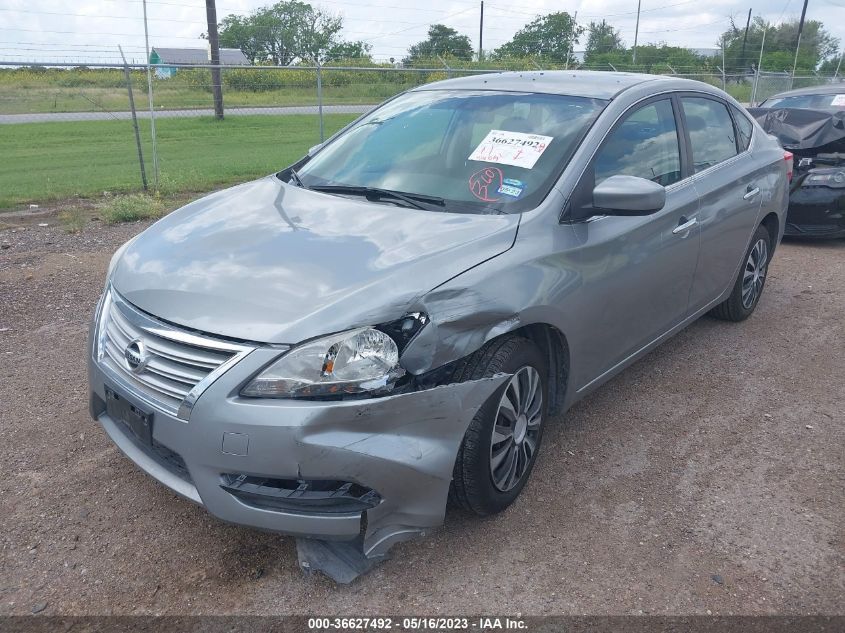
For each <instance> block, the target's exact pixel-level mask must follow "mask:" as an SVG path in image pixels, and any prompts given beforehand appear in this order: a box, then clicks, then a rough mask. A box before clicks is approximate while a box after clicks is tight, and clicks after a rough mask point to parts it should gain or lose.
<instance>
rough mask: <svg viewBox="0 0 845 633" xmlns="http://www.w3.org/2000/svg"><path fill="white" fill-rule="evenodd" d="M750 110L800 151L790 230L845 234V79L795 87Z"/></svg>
mask: <svg viewBox="0 0 845 633" xmlns="http://www.w3.org/2000/svg"><path fill="white" fill-rule="evenodd" d="M749 111H750V112H751V114H752V115H753V116H754V117H755V118H756V119H757V121H758V122H759V123H760V125H761V126H762V127H763V129H764V130H766V132H768V133H769V134H772V135H774V136H776V137H777V138H778V140H779V141H780V142H781V145H783V147H784V149H787V150H789V151H791V152H792V153H793V154H794V172H793V178H792V183H791V185H790V196H789V214H788V216H787V221H786V227H785V233H784V234H785V235H789V236H798V237H817V238H841V237H845V84H835V85H829V86H816V87H813V88H801V89H800V90H790V91H788V92H783V93H780V94H777V95H773V96H771V97H769V98H768V99H766V100H765V101H764V102H763V103H762V104H760V107H759V108H751V109H750V110H749Z"/></svg>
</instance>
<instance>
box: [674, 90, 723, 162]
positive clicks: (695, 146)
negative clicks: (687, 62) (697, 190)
mask: <svg viewBox="0 0 845 633" xmlns="http://www.w3.org/2000/svg"><path fill="white" fill-rule="evenodd" d="M681 105H682V107H683V110H684V118H685V119H686V122H687V130H688V131H689V137H690V144H691V145H692V163H693V167H694V171H695V172H696V173H697V172H700V171H704V170H705V169H708V168H709V167H712V166H713V165H718V164H719V163H721V162H723V161H726V160H728V159H729V158H732V157H734V156H736V154H737V149H736V147H737V145H736V133H735V131H734V124H733V121H732V120H731V115H730V113H729V112H728V108H727V106H726V105H724V104H723V103H720V102H719V101H713V100H712V99H704V98H700V97H682V98H681Z"/></svg>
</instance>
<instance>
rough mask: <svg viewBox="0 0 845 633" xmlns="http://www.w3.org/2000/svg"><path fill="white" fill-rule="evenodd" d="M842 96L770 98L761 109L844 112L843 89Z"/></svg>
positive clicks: (844, 93)
mask: <svg viewBox="0 0 845 633" xmlns="http://www.w3.org/2000/svg"><path fill="white" fill-rule="evenodd" d="M842 92H843V94H826V95H796V96H794V97H772V98H771V99H766V100H765V101H764V102H763V103H762V104H760V107H762V108H823V109H825V110H827V109H834V110H845V89H843V91H842Z"/></svg>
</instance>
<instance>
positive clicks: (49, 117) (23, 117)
mask: <svg viewBox="0 0 845 633" xmlns="http://www.w3.org/2000/svg"><path fill="white" fill-rule="evenodd" d="M374 107H375V105H367V104H364V105H360V104H358V105H355V104H351V105H325V106H323V112H324V113H325V114H361V113H364V112H368V111H369V110H372V109H373V108H374ZM317 112H318V108H317V106H284V107H276V108H270V107H268V108H237V107H232V108H229V109H227V110H226V116H246V115H253V114H259V115H267V116H285V115H288V114H317ZM197 116H214V110H212V109H211V108H201V109H198V110H156V118H157V119H166V118H178V117H197ZM131 118H132V113H131V112H34V113H31V114H0V124H13V123H46V122H50V121H109V120H112V119H116V120H119V121H124V120H128V119H131ZM138 118H139V119H149V118H150V112H149V110H139V111H138Z"/></svg>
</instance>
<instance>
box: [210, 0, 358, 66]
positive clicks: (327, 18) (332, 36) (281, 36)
mask: <svg viewBox="0 0 845 633" xmlns="http://www.w3.org/2000/svg"><path fill="white" fill-rule="evenodd" d="M341 28H343V20H342V18H341V17H340V16H335V15H331V14H329V13H326V12H325V11H323V10H321V9H315V8H314V7H312V6H311V5H310V4H308V3H307V2H300V1H299V0H282V1H281V2H277V3H276V4H274V5H271V6H267V7H261V8H258V9H256V10H255V11H253V12H252V13H250V14H249V15H246V16H239V15H234V14H233V15H227V16H226V17H225V18H223V21H222V22H221V23H220V46H221V47H224V48H239V49H240V50H241V51H243V53H244V55H246V56H247V58H249V60H250V61H252V62H253V63H262V62H270V63H273V64H276V65H280V66H286V65H288V64H291V63H293V62H295V61H299V60H305V61H310V60H317V61H322V60H323V59H324V57H325V56H326V54H327V52H328V51H329V49H331V48H332V46H335V45H336V44H338V43H339V42H338V38H337V36H338V33H340V30H341ZM203 37H206V35H205V34H203Z"/></svg>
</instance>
